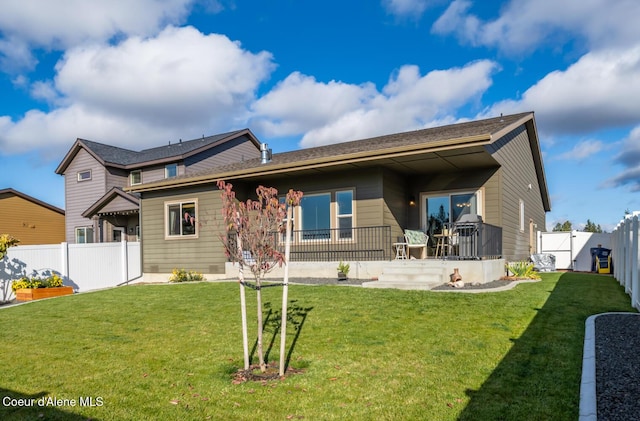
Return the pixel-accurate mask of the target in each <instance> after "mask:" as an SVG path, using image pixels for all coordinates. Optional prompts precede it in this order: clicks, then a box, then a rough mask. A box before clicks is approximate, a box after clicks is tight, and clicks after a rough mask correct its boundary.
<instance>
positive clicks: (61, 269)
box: [0, 241, 142, 302]
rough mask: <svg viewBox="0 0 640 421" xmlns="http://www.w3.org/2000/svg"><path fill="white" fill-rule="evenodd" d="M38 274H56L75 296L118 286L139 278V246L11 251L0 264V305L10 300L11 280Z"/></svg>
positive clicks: (18, 248)
mask: <svg viewBox="0 0 640 421" xmlns="http://www.w3.org/2000/svg"><path fill="white" fill-rule="evenodd" d="M42 272H53V273H57V274H59V275H60V276H61V277H62V278H63V280H64V285H67V286H72V287H73V289H74V290H75V291H77V292H85V291H91V290H96V289H102V288H109V287H114V286H117V285H121V284H123V283H126V282H129V281H131V280H133V279H136V278H139V277H140V276H142V265H141V256H140V243H137V242H126V241H122V242H119V243H92V244H68V243H61V244H45V245H35V246H32V245H29V246H16V247H11V248H9V249H8V250H7V255H6V256H5V258H4V259H2V260H0V302H3V301H9V300H11V299H12V298H13V291H11V282H12V281H13V280H16V279H19V278H22V277H23V276H30V275H32V274H33V273H36V274H39V273H42Z"/></svg>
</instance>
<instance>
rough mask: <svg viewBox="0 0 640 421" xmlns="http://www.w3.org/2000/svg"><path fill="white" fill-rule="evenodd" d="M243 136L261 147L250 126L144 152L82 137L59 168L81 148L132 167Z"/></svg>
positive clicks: (117, 165)
mask: <svg viewBox="0 0 640 421" xmlns="http://www.w3.org/2000/svg"><path fill="white" fill-rule="evenodd" d="M241 136H247V137H248V138H249V140H250V141H251V142H252V143H253V144H254V145H255V146H256V148H258V149H259V148H260V142H259V141H258V139H257V138H256V137H255V136H254V134H253V133H251V131H250V130H249V129H242V130H236V131H233V132H228V133H221V134H216V135H212V136H207V137H204V136H203V137H202V138H199V139H193V140H188V141H184V142H183V141H182V139H181V140H180V141H179V142H178V143H169V144H168V145H165V146H158V147H155V148H150V149H143V150H141V151H133V150H130V149H125V148H120V147H117V146H111V145H106V144H104V143H99V142H94V141H92V140H86V139H80V138H78V139H77V140H76V142H75V143H74V144H73V146H72V147H71V149H69V151H68V152H67V154H66V155H65V157H64V158H63V159H62V162H60V164H59V165H58V168H56V174H63V173H64V171H65V170H66V169H67V167H68V166H69V164H70V163H71V161H73V158H74V157H75V156H76V154H77V153H78V152H79V151H80V149H85V150H86V151H87V152H89V154H91V155H92V156H93V157H94V158H95V159H96V160H98V162H100V163H101V164H102V165H104V166H109V167H115V168H123V169H132V168H140V167H144V166H148V165H154V164H161V163H165V162H173V161H176V160H181V159H185V158H187V157H189V156H192V155H195V154H197V153H200V152H202V151H205V150H207V149H210V148H213V147H215V146H218V145H221V144H223V143H225V142H228V141H231V140H233V139H236V138H238V137H241Z"/></svg>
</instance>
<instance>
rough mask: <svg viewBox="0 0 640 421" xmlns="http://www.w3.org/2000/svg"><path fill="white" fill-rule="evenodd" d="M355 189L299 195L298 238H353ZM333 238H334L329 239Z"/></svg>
mask: <svg viewBox="0 0 640 421" xmlns="http://www.w3.org/2000/svg"><path fill="white" fill-rule="evenodd" d="M353 196H354V191H353V190H338V191H332V192H326V193H313V194H306V195H304V196H302V199H301V201H300V207H299V213H298V216H299V217H298V219H297V221H296V222H297V228H298V229H300V230H301V236H300V239H301V240H304V241H306V240H329V239H333V240H345V239H346V240H352V239H353V227H354V211H353V210H354V202H353ZM332 237H333V238H332Z"/></svg>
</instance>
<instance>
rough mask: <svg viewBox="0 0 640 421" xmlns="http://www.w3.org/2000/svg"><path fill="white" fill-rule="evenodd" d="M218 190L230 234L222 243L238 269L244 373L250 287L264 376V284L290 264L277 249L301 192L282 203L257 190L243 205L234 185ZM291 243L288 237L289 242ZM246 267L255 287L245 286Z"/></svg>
mask: <svg viewBox="0 0 640 421" xmlns="http://www.w3.org/2000/svg"><path fill="white" fill-rule="evenodd" d="M218 188H219V189H220V190H222V213H223V218H224V222H225V228H226V231H227V235H225V236H223V237H222V242H223V244H224V246H225V251H226V254H227V257H229V259H230V260H231V261H232V262H235V263H238V265H239V272H238V278H239V279H238V280H239V282H240V298H241V305H242V317H243V342H244V353H245V361H244V363H245V369H248V368H249V358H248V343H247V333H246V307H245V304H244V303H245V294H244V287H250V288H252V289H255V290H256V300H257V307H258V309H257V316H258V344H257V353H258V359H259V363H260V370H261V371H262V372H265V371H266V363H265V361H264V352H263V346H262V333H263V320H262V287H263V284H262V280H263V279H264V276H265V275H266V274H267V273H268V272H270V271H271V270H273V269H274V268H275V267H276V266H282V265H283V264H286V263H287V262H286V258H285V255H284V254H283V253H281V252H280V251H278V249H277V248H276V244H277V242H278V238H277V236H278V235H280V233H282V231H283V230H284V229H285V228H286V227H285V226H284V225H285V224H284V222H285V220H286V217H287V208H288V207H292V206H297V205H298V204H299V203H300V199H301V198H302V192H300V191H294V190H289V192H288V193H287V195H286V199H285V202H284V203H281V202H280V201H279V200H278V190H276V189H274V188H270V187H264V186H258V188H257V189H256V194H257V200H251V199H247V200H246V201H245V202H241V201H238V200H237V199H236V195H235V192H234V191H233V185H231V184H229V183H225V182H224V181H219V182H218ZM289 220H290V219H289ZM229 234H230V235H229ZM289 240H290V239H289V237H288V236H287V241H289ZM245 267H247V268H249V270H250V271H251V273H252V274H253V277H254V279H255V284H253V285H252V284H250V283H247V282H245V280H244V268H245Z"/></svg>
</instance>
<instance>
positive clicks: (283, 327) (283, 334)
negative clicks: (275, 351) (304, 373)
mask: <svg viewBox="0 0 640 421" xmlns="http://www.w3.org/2000/svg"><path fill="white" fill-rule="evenodd" d="M291 217H292V215H291V206H287V230H286V239H285V242H284V265H285V266H284V280H283V282H282V283H283V284H284V286H283V287H282V321H281V322H280V366H279V368H278V369H279V371H278V374H280V376H281V377H282V376H284V369H285V366H284V364H285V349H286V343H287V305H288V303H287V300H288V299H289V298H288V295H289V255H290V254H291Z"/></svg>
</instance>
